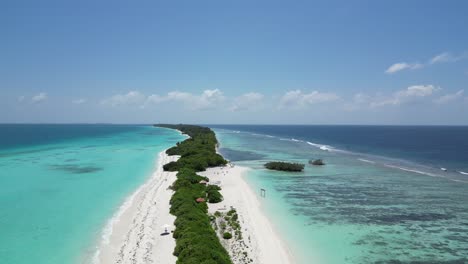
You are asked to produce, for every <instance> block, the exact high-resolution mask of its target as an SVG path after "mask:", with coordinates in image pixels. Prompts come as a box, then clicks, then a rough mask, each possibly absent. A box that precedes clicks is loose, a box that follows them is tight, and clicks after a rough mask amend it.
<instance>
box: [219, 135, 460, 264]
mask: <svg viewBox="0 0 468 264" xmlns="http://www.w3.org/2000/svg"><path fill="white" fill-rule="evenodd" d="M215 131H216V133H217V136H218V138H219V140H220V143H221V149H220V152H221V153H223V154H224V155H225V156H226V157H227V158H228V159H231V160H232V161H233V162H234V163H236V164H239V165H245V166H248V167H251V168H253V169H254V170H252V171H251V173H249V174H248V175H247V177H246V178H247V180H248V182H249V183H250V184H251V185H252V186H253V188H254V189H255V190H256V191H257V192H258V191H259V190H260V188H264V189H266V190H267V195H266V198H261V201H262V205H263V206H264V209H265V211H266V213H267V215H268V216H270V218H271V220H272V222H273V224H274V225H275V226H276V227H277V229H278V231H279V233H280V235H282V237H283V238H284V240H285V241H286V242H287V244H288V246H289V247H290V249H291V251H292V253H293V255H294V256H295V257H296V258H297V260H298V263H304V264H306V263H311V260H316V261H317V262H318V263H331V264H335V263H337V264H338V263H412V262H416V261H418V262H416V263H444V262H446V263H466V262H468V259H467V256H468V183H467V182H466V180H468V179H466V177H465V178H463V175H460V174H458V173H456V172H442V171H440V170H439V169H438V168H435V167H432V166H430V165H427V164H424V163H421V162H419V161H420V160H418V162H413V161H408V160H405V161H402V160H401V159H394V158H393V157H392V158H386V157H384V156H374V155H369V154H368V153H366V154H359V153H355V152H349V150H347V151H326V150H323V149H324V148H322V149H320V146H321V145H320V144H319V146H314V145H311V144H307V141H305V140H302V141H298V140H290V139H291V138H292V136H291V137H278V136H275V137H272V136H267V135H261V134H260V133H243V132H235V131H232V130H226V129H215ZM267 134H269V135H272V133H267ZM288 138H289V139H288ZM316 143H321V142H316ZM384 151H385V150H384ZM384 151H382V152H384ZM463 151H464V150H463ZM315 158H322V159H324V161H325V162H326V165H325V166H322V167H315V166H311V165H306V169H305V171H304V172H302V173H285V172H274V171H267V170H265V169H263V167H262V166H263V164H264V163H265V162H266V161H269V160H288V161H296V162H301V163H307V161H308V160H309V159H315ZM370 160H372V161H371V162H370ZM399 168H405V169H407V170H402V169H399ZM408 169H410V170H412V171H416V172H412V171H408Z"/></svg>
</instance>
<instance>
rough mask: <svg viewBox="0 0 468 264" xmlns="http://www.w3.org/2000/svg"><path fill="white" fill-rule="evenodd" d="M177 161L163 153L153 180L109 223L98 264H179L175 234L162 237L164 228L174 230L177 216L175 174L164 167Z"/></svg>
mask: <svg viewBox="0 0 468 264" xmlns="http://www.w3.org/2000/svg"><path fill="white" fill-rule="evenodd" d="M177 158H178V157H176V156H168V155H167V154H166V153H165V151H163V152H161V153H159V157H158V165H157V168H156V171H155V172H154V173H153V175H152V176H151V178H150V179H149V180H147V181H146V182H145V183H144V184H143V185H142V186H141V187H140V188H139V189H138V190H137V191H135V192H134V193H133V194H132V195H131V196H130V197H129V198H127V200H126V202H125V203H124V204H123V205H122V206H121V208H120V209H119V210H118V212H117V213H116V214H115V215H114V216H113V218H112V219H111V220H110V221H109V223H108V224H107V226H106V228H105V230H104V232H103V238H102V241H101V243H100V245H99V247H98V250H97V252H96V254H95V256H94V258H93V262H94V264H98V263H101V264H108V263H109V264H111V263H112V264H114V263H161V264H169V263H175V262H176V260H177V258H176V257H175V256H174V255H172V252H173V251H174V248H175V239H174V238H173V237H172V235H171V234H167V235H161V234H162V233H164V225H169V226H171V227H169V231H170V230H173V223H174V220H175V216H173V215H171V214H170V213H169V209H170V206H169V201H170V199H171V196H172V194H173V191H172V190H170V189H169V188H168V187H169V186H170V185H172V183H173V182H174V181H175V179H176V173H175V172H165V171H163V169H162V166H163V165H164V164H166V163H168V162H171V161H174V160H177Z"/></svg>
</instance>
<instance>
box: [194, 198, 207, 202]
mask: <svg viewBox="0 0 468 264" xmlns="http://www.w3.org/2000/svg"><path fill="white" fill-rule="evenodd" d="M195 201H197V203H204V202H205V198H201V197H200V198H197V200H195Z"/></svg>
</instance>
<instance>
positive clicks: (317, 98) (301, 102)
mask: <svg viewBox="0 0 468 264" xmlns="http://www.w3.org/2000/svg"><path fill="white" fill-rule="evenodd" d="M338 99H340V97H339V96H338V95H336V94H334V93H321V92H318V91H313V92H311V93H303V92H302V91H301V90H294V91H288V92H286V93H285V94H284V95H283V97H281V99H280V103H279V108H302V107H305V106H308V105H313V104H319V103H326V102H333V101H336V100H338Z"/></svg>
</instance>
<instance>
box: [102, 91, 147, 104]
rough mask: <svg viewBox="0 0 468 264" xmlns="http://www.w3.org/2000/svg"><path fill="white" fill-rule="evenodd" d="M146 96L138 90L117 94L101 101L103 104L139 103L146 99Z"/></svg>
mask: <svg viewBox="0 0 468 264" xmlns="http://www.w3.org/2000/svg"><path fill="white" fill-rule="evenodd" d="M145 99H146V98H145V96H144V95H143V94H142V93H140V92H138V91H130V92H128V93H126V94H116V95H113V96H111V97H109V98H106V99H104V100H102V101H101V104H103V105H110V106H119V105H138V104H142V103H143V102H144V101H145Z"/></svg>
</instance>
